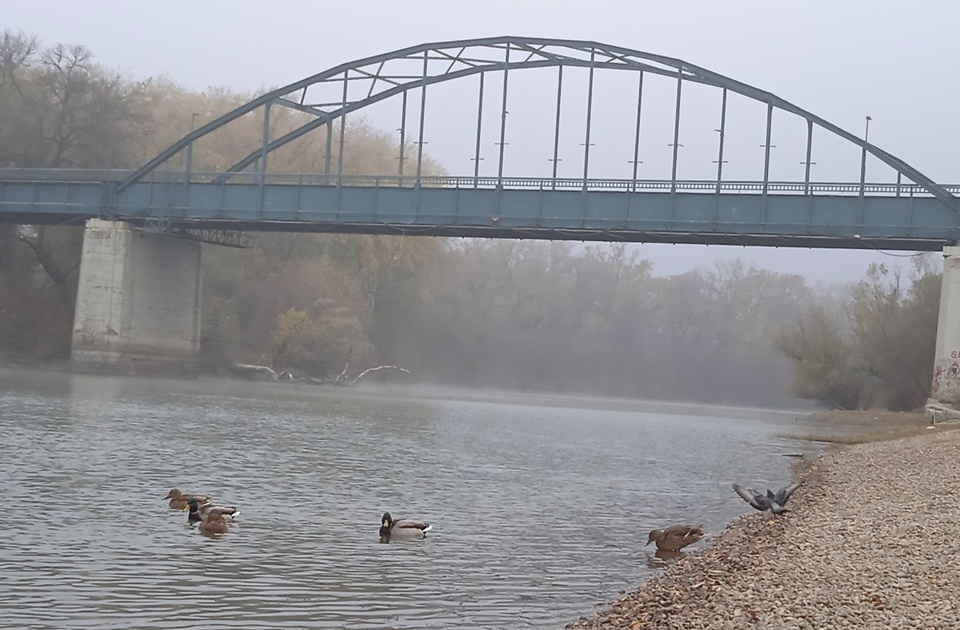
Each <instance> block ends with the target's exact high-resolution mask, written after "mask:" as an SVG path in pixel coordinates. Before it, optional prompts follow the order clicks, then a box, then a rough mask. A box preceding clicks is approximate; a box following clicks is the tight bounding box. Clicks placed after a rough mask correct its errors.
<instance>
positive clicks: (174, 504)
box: [163, 488, 210, 510]
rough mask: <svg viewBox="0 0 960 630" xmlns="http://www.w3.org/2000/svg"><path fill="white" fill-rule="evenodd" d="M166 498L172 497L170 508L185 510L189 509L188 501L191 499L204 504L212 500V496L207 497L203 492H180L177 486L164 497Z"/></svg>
mask: <svg viewBox="0 0 960 630" xmlns="http://www.w3.org/2000/svg"><path fill="white" fill-rule="evenodd" d="M163 498H164V499H170V509H171V510H185V509H187V502H188V501H190V499H193V500H195V501H196V502H197V503H199V504H201V505H203V504H204V503H209V502H210V497H205V496H203V495H202V494H184V493H183V492H180V490H178V489H177V488H174V489H173V490H171V491H170V492H168V493H167V496H165V497H163Z"/></svg>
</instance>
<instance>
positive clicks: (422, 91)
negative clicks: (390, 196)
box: [417, 50, 429, 207]
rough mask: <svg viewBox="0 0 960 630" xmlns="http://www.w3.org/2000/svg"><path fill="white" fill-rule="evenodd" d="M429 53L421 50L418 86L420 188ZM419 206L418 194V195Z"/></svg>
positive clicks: (418, 167)
mask: <svg viewBox="0 0 960 630" xmlns="http://www.w3.org/2000/svg"><path fill="white" fill-rule="evenodd" d="M428 62H429V54H428V52H427V51H426V50H425V51H423V85H422V87H421V88H420V129H419V131H418V132H417V146H418V147H419V149H418V150H417V188H420V176H421V174H422V172H423V126H424V124H425V123H426V114H427V64H428ZM418 207H419V196H418Z"/></svg>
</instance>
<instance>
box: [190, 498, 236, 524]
mask: <svg viewBox="0 0 960 630" xmlns="http://www.w3.org/2000/svg"><path fill="white" fill-rule="evenodd" d="M184 509H185V510H189V511H190V513H189V514H187V521H189V522H191V523H200V522H202V521H204V520H206V519H208V518H210V517H211V516H213V515H214V514H218V515H220V516H222V517H224V518H226V519H227V520H231V521H232V520H233V519H235V518H236V517H237V516H239V514H240V510H238V509H237V508H235V507H224V506H222V505H214V504H213V503H204V504H201V503H200V502H198V501H197V500H196V499H190V500H189V501H187V507H186V508H184Z"/></svg>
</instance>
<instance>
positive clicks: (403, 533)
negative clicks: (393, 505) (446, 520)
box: [380, 512, 433, 542]
mask: <svg viewBox="0 0 960 630" xmlns="http://www.w3.org/2000/svg"><path fill="white" fill-rule="evenodd" d="M431 529H433V528H432V527H431V526H430V524H429V523H424V522H423V521H414V520H411V519H407V518H398V519H396V520H394V519H393V518H392V517H391V516H390V512H384V513H383V519H381V521H380V542H390V540H391V539H393V540H416V539H418V538H423V537H425V536H426V535H427V532H428V531H430V530H431Z"/></svg>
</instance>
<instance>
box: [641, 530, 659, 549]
mask: <svg viewBox="0 0 960 630" xmlns="http://www.w3.org/2000/svg"><path fill="white" fill-rule="evenodd" d="M661 538H663V532H661V531H660V530H659V529H655V530H653V531H652V532H650V535H649V536H647V545H649V544H650V543H652V542H653V541H655V540H660V539H661ZM647 545H644V547H646V546H647Z"/></svg>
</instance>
